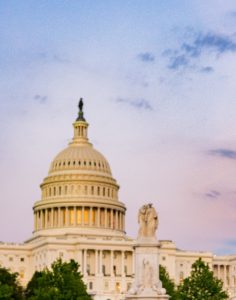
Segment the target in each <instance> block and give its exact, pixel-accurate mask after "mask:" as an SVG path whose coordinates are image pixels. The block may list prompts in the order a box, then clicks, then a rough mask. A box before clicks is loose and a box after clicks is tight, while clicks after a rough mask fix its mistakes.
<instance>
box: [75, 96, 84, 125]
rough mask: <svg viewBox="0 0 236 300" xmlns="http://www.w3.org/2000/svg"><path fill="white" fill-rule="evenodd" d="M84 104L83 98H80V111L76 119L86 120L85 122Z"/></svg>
mask: <svg viewBox="0 0 236 300" xmlns="http://www.w3.org/2000/svg"><path fill="white" fill-rule="evenodd" d="M83 106H84V102H83V98H80V99H79V104H78V107H79V113H78V117H77V119H76V121H84V122H85V118H84V112H83Z"/></svg>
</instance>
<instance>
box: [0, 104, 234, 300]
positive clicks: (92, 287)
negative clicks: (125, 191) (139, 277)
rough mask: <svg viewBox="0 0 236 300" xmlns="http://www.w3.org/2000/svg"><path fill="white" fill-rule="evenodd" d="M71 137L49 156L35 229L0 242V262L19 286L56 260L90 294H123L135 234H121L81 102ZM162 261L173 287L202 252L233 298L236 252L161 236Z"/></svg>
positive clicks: (120, 212)
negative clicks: (74, 267)
mask: <svg viewBox="0 0 236 300" xmlns="http://www.w3.org/2000/svg"><path fill="white" fill-rule="evenodd" d="M73 126H74V137H73V139H72V141H71V142H70V143H69V145H68V147H67V148H66V149H64V150H63V151H61V152H60V153H59V154H58V155H57V156H56V157H55V159H54V160H53V161H52V163H51V166H50V169H49V172H48V176H47V177H46V178H45V179H44V180H43V183H42V184H41V186H40V187H41V190H42V197H41V200H40V201H37V202H36V203H35V205H34V208H33V209H34V231H33V235H32V237H30V238H29V239H28V240H27V241H26V242H25V243H23V244H13V243H12V244H9V243H8V244H5V243H1V244H0V265H1V266H4V267H6V268H9V269H10V270H11V271H14V272H19V274H20V280H21V282H22V284H23V285H26V284H27V282H28V281H29V280H30V279H31V277H32V275H33V273H34V272H35V271H36V270H43V269H44V268H45V267H49V266H50V265H51V263H52V262H53V261H54V260H56V259H57V258H58V257H62V258H63V260H69V259H75V260H76V261H78V262H79V264H80V266H81V271H82V273H83V276H84V280H85V282H86V284H87V287H88V292H89V293H91V294H93V295H94V298H95V299H104V300H107V299H112V300H113V299H114V300H115V299H123V298H124V294H125V293H126V292H127V290H128V289H129V287H130V285H131V283H132V280H133V274H134V272H135V270H134V257H133V245H134V243H135V240H134V239H131V238H129V237H127V236H126V234H125V210H126V208H125V205H124V204H123V203H122V202H120V201H119V198H118V190H119V186H118V184H117V182H116V180H115V179H114V178H113V177H112V173H111V169H110V166H109V163H108V162H107V160H106V159H105V158H104V156H103V155H102V154H101V153H99V152H98V151H97V150H95V149H94V148H93V146H92V144H91V143H90V142H89V140H88V138H87V129H88V123H87V122H86V121H85V119H84V116H83V111H82V106H81V107H80V111H79V115H78V118H77V120H76V121H75V123H74V124H73ZM160 245H161V246H160V258H159V259H160V263H161V264H162V265H163V266H165V267H166V268H167V270H168V272H169V274H170V277H171V278H173V279H174V280H175V282H176V283H177V284H178V283H179V282H180V281H181V280H182V279H183V278H184V277H186V276H188V275H189V274H190V270H191V265H192V263H193V262H194V261H195V260H196V259H198V258H199V257H202V259H203V260H204V261H205V262H207V263H209V265H210V266H211V267H212V269H213V270H214V273H215V275H216V276H217V277H218V278H220V279H222V280H223V281H224V287H225V289H227V290H228V291H229V293H230V294H231V295H232V296H234V295H236V291H235V289H236V255H230V256H221V257H217V256H214V255H213V254H212V253H208V252H189V251H182V250H179V249H177V248H176V245H175V244H174V243H173V242H172V241H168V240H167V241H160Z"/></svg>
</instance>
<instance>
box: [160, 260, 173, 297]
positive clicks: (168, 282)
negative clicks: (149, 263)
mask: <svg viewBox="0 0 236 300" xmlns="http://www.w3.org/2000/svg"><path fill="white" fill-rule="evenodd" d="M159 273H160V280H161V282H162V286H163V288H165V289H166V293H167V295H169V296H170V297H171V298H170V299H171V300H176V299H177V298H176V297H177V296H176V288H175V284H174V281H173V280H172V279H170V276H169V274H168V272H167V271H166V268H165V267H163V266H162V265H159Z"/></svg>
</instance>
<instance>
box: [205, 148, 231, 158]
mask: <svg viewBox="0 0 236 300" xmlns="http://www.w3.org/2000/svg"><path fill="white" fill-rule="evenodd" d="M208 154H209V155H213V156H218V157H224V158H228V159H236V151H235V150H230V149H224V148H219V149H212V150H209V151H208Z"/></svg>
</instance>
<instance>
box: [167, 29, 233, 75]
mask: <svg viewBox="0 0 236 300" xmlns="http://www.w3.org/2000/svg"><path fill="white" fill-rule="evenodd" d="M229 52H231V53H235V52H236V40H235V37H233V36H231V35H223V34H219V33H212V32H208V33H201V32H200V33H193V34H192V38H191V40H190V41H189V42H183V43H182V44H180V46H179V48H177V49H167V50H165V51H164V52H163V55H164V56H166V57H168V59H169V62H168V65H167V66H168V68H169V69H172V70H179V69H181V68H186V67H192V65H193V62H194V60H196V59H197V58H199V57H200V56H201V55H202V54H206V53H214V54H215V55H218V56H219V55H222V54H225V53H229ZM202 71H203V72H204V73H211V72H212V71H213V68H211V67H205V68H202Z"/></svg>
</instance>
